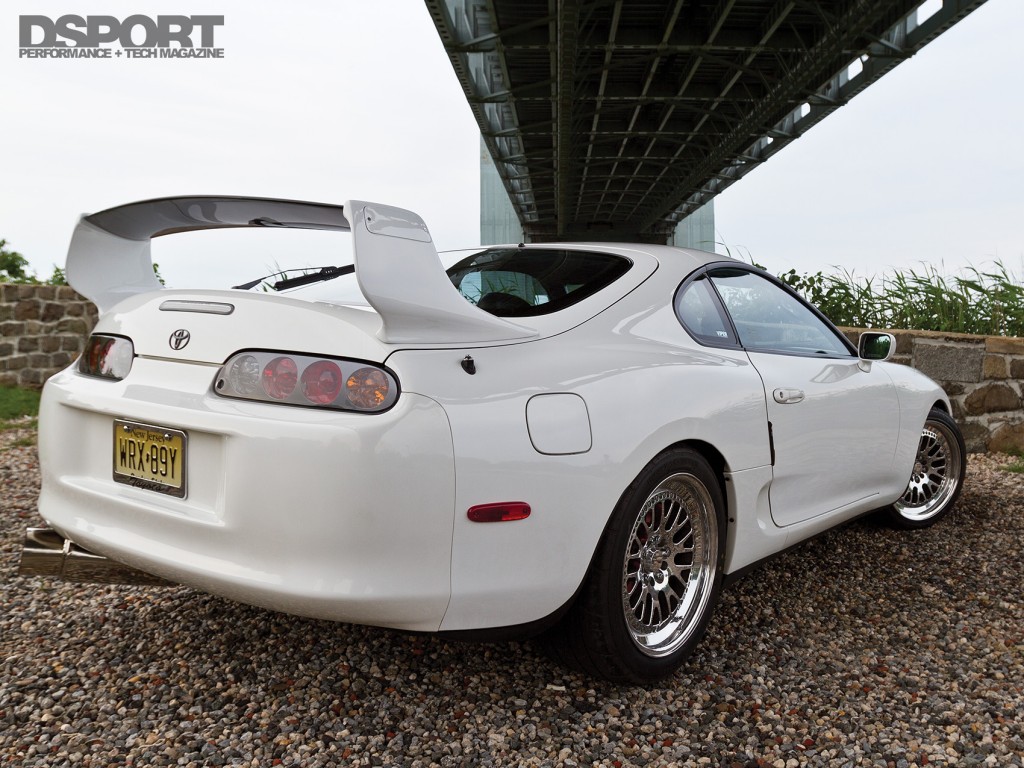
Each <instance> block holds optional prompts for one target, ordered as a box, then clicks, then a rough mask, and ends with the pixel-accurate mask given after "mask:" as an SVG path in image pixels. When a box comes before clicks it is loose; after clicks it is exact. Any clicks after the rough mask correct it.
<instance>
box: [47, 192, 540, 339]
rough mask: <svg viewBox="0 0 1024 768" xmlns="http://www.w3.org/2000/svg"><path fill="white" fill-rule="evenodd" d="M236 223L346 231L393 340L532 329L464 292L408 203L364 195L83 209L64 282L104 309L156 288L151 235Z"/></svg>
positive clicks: (363, 283)
mask: <svg viewBox="0 0 1024 768" xmlns="http://www.w3.org/2000/svg"><path fill="white" fill-rule="evenodd" d="M235 227H274V228H291V229H321V230H337V231H342V232H348V231H351V232H352V235H353V252H354V257H355V271H356V279H357V280H358V282H359V288H360V290H361V291H362V292H363V295H364V296H365V297H366V300H367V301H368V302H369V303H370V305H371V306H372V307H373V308H374V309H375V310H377V312H378V313H379V314H380V316H381V319H382V321H383V324H382V326H381V330H380V331H379V332H378V334H377V335H378V337H380V339H381V340H382V341H385V342H390V343H406V342H417V343H468V342H480V341H504V340H514V339H526V338H531V337H533V336H536V335H537V332H536V331H534V330H532V329H530V328H525V327H523V326H520V325H517V324H516V323H512V322H509V321H507V320H504V319H502V318H499V317H495V316H493V315H491V314H489V313H487V312H484V311H483V310H481V309H477V308H476V307H475V306H473V305H472V304H470V303H469V302H468V301H466V300H465V299H464V298H463V297H462V295H461V294H460V293H459V292H458V290H457V289H456V288H455V286H453V285H452V283H451V281H450V280H449V279H448V276H447V275H446V274H445V271H444V267H443V266H442V264H441V260H440V259H439V258H438V256H437V250H436V249H435V248H434V244H433V241H432V240H431V238H430V232H429V231H428V230H427V225H426V224H425V223H424V222H423V219H421V218H420V217H419V216H417V215H416V214H415V213H412V212H411V211H406V210H403V209H401V208H394V207H392V206H388V205H381V204H378V203H368V202H365V201H362V200H350V201H348V202H347V203H345V205H343V206H341V205H329V204H326V203H308V202H302V201H297V200H276V199H272V198H257V197H202V196H191V197H173V198H171V197H168V198H161V199H157V200H145V201H142V202H137V203H129V204H128V205H122V206H119V207H117V208H110V209H108V210H105V211H100V212H99V213H93V214H88V215H85V216H82V217H81V218H80V219H79V221H78V225H77V226H76V227H75V231H74V234H73V235H72V237H71V245H70V247H69V248H68V258H67V265H66V267H65V274H66V276H67V279H68V283H69V284H70V285H71V286H72V287H73V288H74V289H75V290H77V291H78V292H79V293H80V294H82V295H83V296H85V297H86V298H88V299H90V300H91V301H92V302H93V303H94V304H96V306H97V308H98V309H99V310H100V312H101V313H103V312H106V311H107V310H109V309H110V308H112V307H113V306H115V305H116V304H117V303H119V302H120V301H123V300H124V299H126V298H128V297H129V296H134V295H135V294H139V293H147V292H149V291H159V290H161V288H162V287H163V286H161V285H160V282H159V280H157V278H156V275H155V274H154V272H153V258H152V254H151V251H150V241H151V240H152V239H153V238H154V237H162V236H164V235H171V234H175V233H178V232H191V231H195V230H201V229H225V228H235Z"/></svg>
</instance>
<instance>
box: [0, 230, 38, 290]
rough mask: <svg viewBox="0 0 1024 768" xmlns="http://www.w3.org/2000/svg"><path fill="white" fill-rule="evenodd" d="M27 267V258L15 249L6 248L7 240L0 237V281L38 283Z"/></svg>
mask: <svg viewBox="0 0 1024 768" xmlns="http://www.w3.org/2000/svg"><path fill="white" fill-rule="evenodd" d="M38 282H39V281H38V280H36V277H35V275H34V274H33V273H31V272H30V271H29V269H28V259H26V258H25V257H24V256H22V255H21V254H20V253H18V252H17V251H12V250H10V249H8V248H7V241H6V240H4V239H2V238H0V283H38Z"/></svg>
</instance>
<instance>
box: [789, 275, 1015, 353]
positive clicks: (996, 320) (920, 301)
mask: <svg viewBox="0 0 1024 768" xmlns="http://www.w3.org/2000/svg"><path fill="white" fill-rule="evenodd" d="M779 278H780V279H781V280H782V281H783V282H784V283H786V284H787V285H789V286H790V287H792V288H793V289H795V290H796V291H798V292H799V293H800V294H801V295H803V296H804V297H805V298H806V299H807V300H808V301H810V302H811V303H812V304H814V305H815V306H817V307H818V308H819V309H820V310H821V311H822V312H823V313H824V314H825V316H826V317H828V318H829V319H830V320H831V321H832V322H834V323H835V324H836V325H846V326H852V327H855V328H894V329H906V330H918V331H942V332H945V333H973V334H979V335H985V336H1024V287H1022V285H1021V281H1020V280H1019V279H1017V278H1016V277H1015V276H1014V275H1012V274H1011V273H1010V272H1009V271H1008V270H1007V269H1006V267H1005V266H1004V265H1003V264H1002V263H1000V262H996V264H995V266H994V267H993V269H992V270H991V271H989V272H982V271H981V270H978V269H976V268H974V267H971V268H969V269H968V270H966V272H965V274H964V275H960V276H946V275H943V274H941V273H940V272H939V271H938V270H936V269H935V267H933V266H931V265H927V264H926V265H924V268H923V270H922V271H920V272H917V271H914V270H908V271H906V272H894V273H892V274H886V275H883V276H882V277H881V278H880V279H878V278H874V277H871V278H859V277H856V276H855V275H854V274H853V273H852V272H848V271H843V272H842V273H841V274H838V273H835V274H824V273H822V272H818V273H816V274H813V275H799V274H797V272H796V270H792V269H791V270H790V271H789V272H786V273H784V274H782V275H780V276H779Z"/></svg>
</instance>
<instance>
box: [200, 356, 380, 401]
mask: <svg viewBox="0 0 1024 768" xmlns="http://www.w3.org/2000/svg"><path fill="white" fill-rule="evenodd" d="M214 391H215V392H216V393H217V394H218V395H222V396H224V397H238V398H242V399H244V400H258V401H261V402H264V403H285V404H288V405H308V406H316V407H320V408H334V409H337V410H342V411H362V412H364V413H375V412H378V411H385V410H387V409H388V408H390V407H391V406H392V405H394V404H395V400H396V399H398V381H397V380H396V379H395V377H394V376H392V375H391V373H389V372H388V371H387V370H385V369H384V368H381V367H379V366H376V365H371V364H368V363H364V362H361V361H356V360H342V359H338V358H323V357H313V356H311V355H295V354H288V353H282V352H239V353H237V354H235V355H232V356H231V357H230V358H229V359H228V361H227V362H226V363H224V365H223V366H221V369H220V371H219V372H218V373H217V378H216V381H215V384H214Z"/></svg>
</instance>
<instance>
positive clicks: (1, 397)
mask: <svg viewBox="0 0 1024 768" xmlns="http://www.w3.org/2000/svg"><path fill="white" fill-rule="evenodd" d="M38 415H39V393H38V392H36V391H35V390H33V389H21V388H19V387H0V425H2V423H3V422H9V421H13V420H14V419H21V418H23V417H25V416H33V417H34V416H38ZM5 426H6V425H5ZM18 426H24V425H18Z"/></svg>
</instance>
